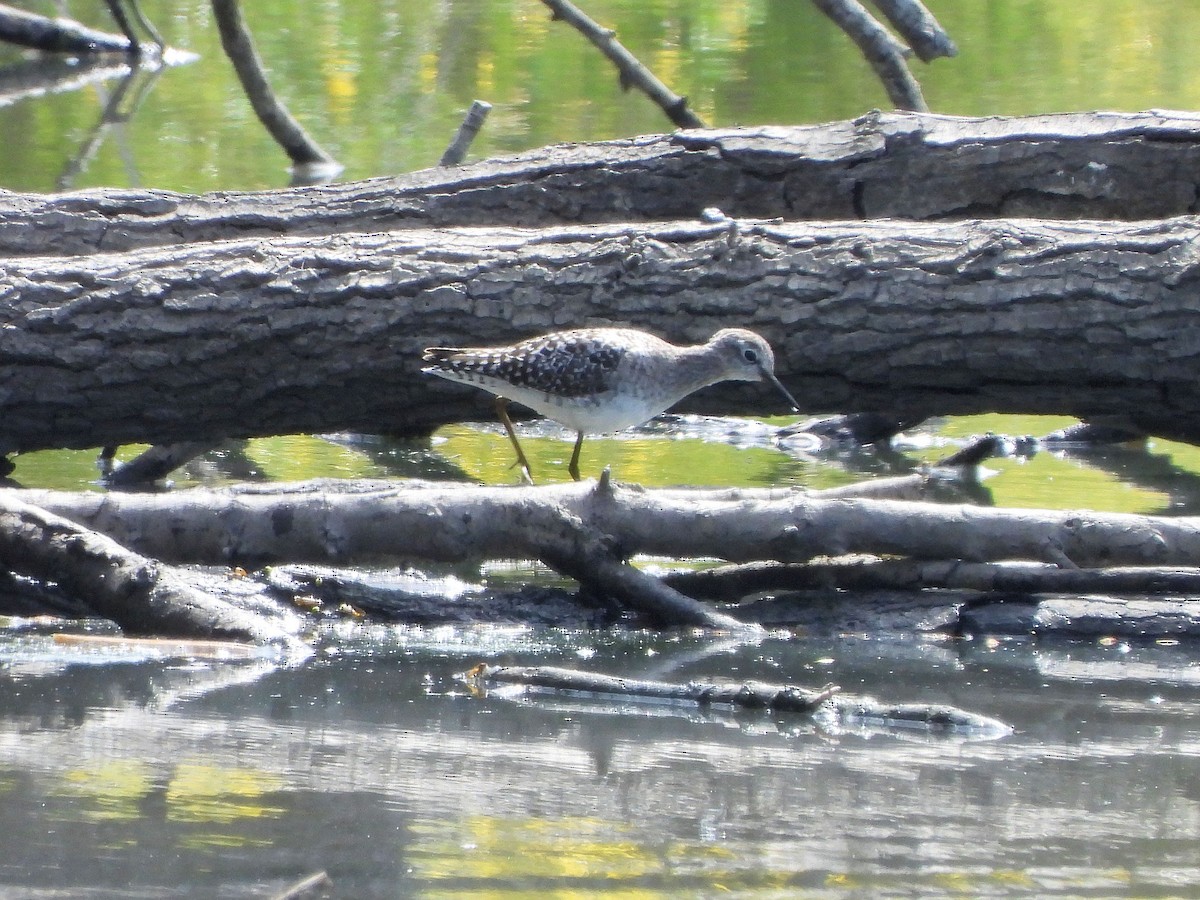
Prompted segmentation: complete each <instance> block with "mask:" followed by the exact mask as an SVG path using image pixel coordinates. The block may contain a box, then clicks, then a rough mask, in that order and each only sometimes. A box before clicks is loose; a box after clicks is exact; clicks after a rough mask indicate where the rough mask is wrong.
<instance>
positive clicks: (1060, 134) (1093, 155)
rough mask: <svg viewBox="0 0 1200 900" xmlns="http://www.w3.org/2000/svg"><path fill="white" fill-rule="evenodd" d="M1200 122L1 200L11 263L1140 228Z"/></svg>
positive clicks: (634, 155)
mask: <svg viewBox="0 0 1200 900" xmlns="http://www.w3.org/2000/svg"><path fill="white" fill-rule="evenodd" d="M1197 196H1200V117H1197V116H1195V115H1189V114H1187V113H1176V112H1172V113H1165V112H1164V113H1158V112H1145V113H1072V114H1058V115H1045V116H1029V117H1017V118H988V119H969V118H958V117H953V116H937V115H929V114H916V113H897V114H880V113H872V114H870V115H867V116H863V117H862V118H860V119H855V120H853V121H845V122H835V123H832V124H827V125H801V126H786V127H785V126H770V127H757V128H740V129H738V128H734V129H709V130H697V131H688V132H683V133H677V134H670V135H650V136H647V137H640V138H632V139H628V140H620V141H609V142H604V143H594V144H572V145H561V146H555V147H548V148H544V149H540V150H534V151H530V152H528V153H524V154H521V155H519V156H514V157H511V158H509V159H497V160H488V161H485V162H480V163H476V164H474V165H470V166H464V167H462V168H457V169H452V170H447V169H428V170H425V171H421V172H415V173H412V174H409V175H403V176H398V177H395V178H376V179H372V180H369V181H359V182H350V183H346V184H337V185H322V186H311V187H305V188H296V189H292V190H281V191H269V192H245V193H240V192H217V193H212V194H205V195H203V196H187V195H182V194H174V193H171V192H168V191H147V190H104V191H82V192H78V193H72V194H65V195H56V196H45V195H29V194H15V193H8V192H0V253H3V254H5V255H17V254H29V255H37V254H55V255H61V254H78V253H92V252H96V251H98V250H108V251H114V250H126V249H129V248H132V247H144V246H152V245H161V244H167V243H185V242H192V241H208V240H222V239H230V238H238V237H256V236H257V237H265V236H274V235H285V234H291V235H314V234H332V233H336V232H345V231H369V232H374V231H384V230H392V229H397V228H406V227H414V226H423V227H430V226H451V225H495V224H501V223H508V224H521V225H525V226H540V225H554V224H572V223H578V222H638V221H643V222H644V221H658V220H664V219H674V218H681V219H695V218H699V216H700V214H701V212H702V211H703V210H704V209H705V208H707V207H712V206H716V207H719V208H720V209H721V210H723V211H724V212H725V213H726V214H727V215H731V216H739V217H759V218H770V217H776V216H779V217H784V218H789V219H810V218H811V219H862V218H882V217H896V218H911V219H943V218H950V219H957V218H966V217H992V216H1007V217H1011V216H1046V217H1049V218H1066V219H1083V218H1095V219H1102V218H1111V219H1139V218H1149V217H1158V216H1173V215H1183V214H1189V213H1193V212H1195V211H1196V210H1197V207H1198V202H1197Z"/></svg>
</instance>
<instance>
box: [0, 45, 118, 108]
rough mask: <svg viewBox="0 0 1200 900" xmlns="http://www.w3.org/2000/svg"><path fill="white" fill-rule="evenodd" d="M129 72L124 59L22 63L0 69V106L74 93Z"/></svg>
mask: <svg viewBox="0 0 1200 900" xmlns="http://www.w3.org/2000/svg"><path fill="white" fill-rule="evenodd" d="M131 68H132V67H131V66H130V65H129V63H128V62H126V61H125V60H124V59H114V58H113V57H111V56H107V57H106V56H88V57H85V58H82V59H72V60H68V59H66V58H57V57H43V58H41V59H31V60H24V61H22V62H18V63H14V64H13V65H11V66H5V67H4V68H2V69H0V106H11V105H13V104H14V103H20V102H21V101H22V100H28V99H30V98H33V97H43V96H45V95H46V94H62V93H65V92H67V91H77V90H79V89H80V88H83V87H87V86H88V85H89V84H93V83H95V82H98V81H107V80H108V79H110V78H118V77H120V76H122V75H128V74H129V72H130V69H131Z"/></svg>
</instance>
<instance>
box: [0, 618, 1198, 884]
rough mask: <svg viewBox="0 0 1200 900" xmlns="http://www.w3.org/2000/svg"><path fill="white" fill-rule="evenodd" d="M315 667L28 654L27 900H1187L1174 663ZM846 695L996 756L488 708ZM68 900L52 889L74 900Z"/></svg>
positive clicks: (431, 662) (902, 644) (1186, 689)
mask: <svg viewBox="0 0 1200 900" xmlns="http://www.w3.org/2000/svg"><path fill="white" fill-rule="evenodd" d="M356 638H357V640H354V639H352V641H351V643H350V644H349V645H348V646H347V645H345V644H342V645H341V646H340V648H339V649H338V650H337V651H336V652H330V653H328V654H322V655H320V656H318V658H317V659H316V660H314V661H311V662H309V663H307V664H305V665H303V666H300V667H297V668H289V667H282V666H276V665H275V664H273V663H271V662H269V661H264V660H257V661H246V662H228V661H226V662H221V663H186V662H182V661H174V662H172V661H163V660H155V659H141V660H139V659H137V658H128V659H125V660H123V661H122V660H115V659H113V658H112V657H111V655H110V656H109V657H107V658H105V657H103V656H101V657H99V658H86V657H82V656H81V655H80V654H73V655H71V656H69V657H68V656H64V655H62V654H59V655H58V656H57V657H56V656H55V653H54V649H53V646H52V645H48V644H47V639H45V638H38V637H25V638H23V639H20V640H10V641H9V642H8V646H7V647H6V648H5V649H6V658H7V665H6V668H7V672H6V680H7V682H8V684H7V686H6V689H5V691H4V694H3V696H2V697H0V710H2V711H3V717H2V719H0V722H2V728H3V731H2V732H0V741H2V742H3V746H4V752H3V760H4V762H3V764H2V765H0V791H2V792H3V794H2V796H3V802H2V803H0V822H3V823H4V825H5V826H6V829H5V833H6V840H5V851H4V854H3V857H2V862H0V885H3V886H4V887H5V889H6V896H28V897H40V896H72V897H85V896H121V897H163V896H188V897H198V896H213V897H216V896H221V897H266V896H270V895H271V893H272V892H273V891H275V890H279V889H281V888H282V887H283V886H284V885H286V884H289V883H291V882H293V881H296V880H298V879H299V878H301V877H302V876H304V875H306V874H308V873H310V872H313V871H316V870H321V869H323V870H326V871H327V872H328V873H329V875H330V877H331V879H332V882H333V885H334V888H333V894H334V895H335V896H339V897H362V898H368V897H400V896H414V895H417V896H427V897H433V896H446V897H450V896H485V897H499V896H534V895H539V894H545V893H551V892H552V895H555V896H587V895H593V894H599V893H610V894H613V895H615V896H647V897H657V896H662V897H666V896H715V895H717V894H721V893H725V892H732V893H733V894H734V895H735V896H736V895H741V894H753V895H755V896H779V897H784V896H797V895H799V896H819V897H836V896H863V897H866V896H1009V895H1014V894H1022V895H1026V896H1092V897H1095V896H1138V897H1145V896H1185V895H1194V893H1193V891H1192V889H1191V886H1192V885H1195V884H1196V883H1197V879H1200V790H1198V788H1200V781H1197V777H1198V776H1200V770H1198V769H1200V763H1198V760H1197V756H1196V750H1197V747H1198V743H1197V742H1198V740H1200V725H1197V721H1200V720H1198V718H1197V712H1198V710H1197V703H1196V686H1197V684H1196V683H1197V678H1198V675H1197V672H1196V670H1195V668H1194V666H1193V664H1192V658H1191V654H1190V653H1186V652H1182V651H1180V650H1179V648H1172V647H1141V648H1137V647H1128V646H1121V645H1113V646H1109V647H1100V646H1092V647H1071V646H1058V647H1045V646H1042V647H1035V646H1032V645H1028V644H1020V643H1017V644H1011V645H999V646H988V645H984V644H968V645H958V646H954V645H937V644H926V643H914V642H911V641H896V642H879V641H867V640H859V639H849V638H845V637H842V638H837V639H829V638H824V637H816V638H813V639H810V640H805V641H802V642H796V641H794V640H767V641H764V642H762V643H761V644H758V645H744V646H734V645H726V646H722V645H719V644H706V643H704V642H702V641H700V640H687V639H681V640H675V641H668V640H663V639H660V638H652V637H647V636H644V635H633V636H625V637H614V636H608V637H603V638H599V639H597V638H595V637H593V636H580V635H570V634H560V633H551V634H539V633H529V632H520V633H518V632H509V633H506V634H496V633H494V632H490V633H486V634H473V633H467V634H462V633H456V634H450V633H445V634H440V635H439V634H438V633H414V632H411V631H396V630H378V631H375V632H373V633H370V634H360V635H357V636H356ZM481 659H488V660H492V661H498V662H506V663H508V662H514V663H515V662H525V661H534V660H536V661H541V662H551V663H560V664H568V665H571V664H574V665H580V664H586V665H588V666H590V667H592V668H597V669H601V670H604V671H611V672H620V673H624V674H633V675H645V676H650V677H669V678H679V679H684V680H686V679H688V678H695V677H707V676H710V675H712V674H715V673H721V674H728V675H733V676H735V677H739V678H745V677H759V678H764V679H769V680H772V681H787V680H790V681H796V682H801V683H810V684H811V683H818V684H819V683H823V682H825V681H827V680H832V681H836V682H838V683H840V684H842V685H843V686H844V687H845V688H846V690H847V691H849V692H854V693H876V694H879V693H881V692H886V694H888V695H891V696H892V697H893V698H895V699H904V700H924V701H928V702H954V703H958V704H960V705H965V706H969V707H971V708H973V709H975V710H977V711H980V712H985V713H988V714H991V715H994V716H997V717H1000V718H1002V719H1004V720H1006V721H1008V722H1009V723H1010V724H1012V725H1013V726H1014V727H1015V728H1016V732H1015V733H1014V734H1013V735H1011V736H1008V737H1005V738H1002V739H1000V740H996V741H981V742H970V741H955V740H951V739H945V738H942V739H934V738H930V737H929V736H927V735H923V734H908V735H905V734H890V735H888V734H873V735H872V734H854V733H851V734H840V735H839V734H830V733H824V732H822V731H820V730H816V729H814V728H813V727H812V726H811V725H810V724H808V723H806V722H804V721H796V720H793V721H789V720H787V719H786V718H782V717H781V718H770V717H766V716H759V715H741V716H721V715H720V714H712V715H701V714H698V713H687V712H683V711H675V713H674V714H670V715H668V714H664V712H663V711H659V714H653V715H652V714H650V711H647V710H639V709H636V708H632V709H631V708H624V709H612V708H605V707H598V706H590V707H589V706H587V705H585V704H579V705H577V706H576V707H574V708H572V707H553V706H550V705H548V704H545V703H541V702H537V701H528V702H514V701H510V700H503V699H496V698H490V697H489V698H479V697H474V696H471V695H470V694H469V693H468V692H467V691H465V690H464V688H463V686H462V685H461V684H459V683H458V682H457V681H456V680H455V678H454V674H455V673H456V672H461V671H463V670H464V669H466V668H467V667H469V666H470V665H472V664H473V663H475V662H477V661H479V660H481ZM56 891H61V892H63V893H55V892H56Z"/></svg>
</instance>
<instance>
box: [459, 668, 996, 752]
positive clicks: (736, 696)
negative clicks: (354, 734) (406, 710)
mask: <svg viewBox="0 0 1200 900" xmlns="http://www.w3.org/2000/svg"><path fill="white" fill-rule="evenodd" d="M459 677H460V678H462V680H464V681H465V682H466V683H467V684H469V685H471V686H472V687H474V688H475V689H476V690H478V691H480V692H484V693H486V692H488V691H489V690H492V691H496V690H497V689H500V690H499V693H500V696H502V697H504V696H508V694H506V693H505V692H504V688H506V687H512V686H518V687H522V688H525V689H527V691H528V692H529V695H531V696H532V697H534V698H540V699H552V698H554V697H556V696H557V697H563V698H568V699H573V700H587V701H593V702H595V703H599V702H605V701H607V702H609V703H621V704H622V707H621V709H622V710H624V709H625V708H627V705H628V704H629V703H630V702H638V703H649V704H658V705H663V704H669V705H685V706H693V707H696V708H699V709H700V710H705V711H707V710H709V709H711V708H712V707H717V706H728V707H732V708H734V709H739V710H761V711H764V712H769V713H771V714H775V715H779V714H798V715H802V716H809V717H811V718H812V719H813V721H814V722H815V723H816V724H818V725H819V726H822V727H825V728H828V729H829V730H832V731H845V730H850V729H855V730H860V729H861V730H866V731H871V732H884V731H903V730H913V729H918V730H921V731H926V732H932V733H939V734H952V735H954V736H956V737H970V738H976V739H995V738H1000V737H1004V736H1005V735H1007V734H1010V733H1012V728H1011V727H1009V726H1008V725H1006V724H1004V723H1003V722H1000V721H998V720H997V719H993V718H990V717H988V716H981V715H978V714H976V713H971V712H967V711H966V710H962V709H957V708H955V707H953V706H945V705H941V704H927V703H882V702H880V701H878V700H875V699H873V698H870V697H854V698H852V697H846V696H840V695H839V688H838V687H836V686H835V685H826V686H825V687H824V688H820V689H818V690H811V689H807V688H800V687H796V686H795V685H784V684H768V683H765V682H759V681H747V682H740V683H718V682H688V683H686V684H677V683H672V682H665V681H647V680H642V679H634V678H622V677H619V676H614V675H607V674H603V673H600V672H587V671H579V670H576V669H563V668H558V667H555V666H489V665H487V664H486V663H480V664H479V665H477V666H475V667H474V668H473V669H471V670H470V671H468V672H465V673H464V674H463V675H461V676H459Z"/></svg>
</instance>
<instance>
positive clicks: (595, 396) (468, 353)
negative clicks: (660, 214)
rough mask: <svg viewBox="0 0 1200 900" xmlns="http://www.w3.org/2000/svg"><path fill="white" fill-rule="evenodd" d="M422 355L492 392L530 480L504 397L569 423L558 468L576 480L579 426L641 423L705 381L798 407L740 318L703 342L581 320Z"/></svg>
mask: <svg viewBox="0 0 1200 900" xmlns="http://www.w3.org/2000/svg"><path fill="white" fill-rule="evenodd" d="M424 361H425V362H427V363H429V364H430V365H428V366H426V367H425V368H423V369H422V370H421V371H422V372H428V373H429V374H431V375H438V376H440V377H441V378H448V379H449V380H451V381H461V382H462V383H463V384H473V385H476V386H477V387H481V388H483V389H484V390H487V391H490V392H492V393H493V394H495V395H496V413H497V415H498V416H499V417H500V421H501V422H502V423H504V430H505V431H507V432H508V437H509V440H511V441H512V445H513V447H514V448H515V449H516V451H517V463H518V464H519V465H520V466H521V468H522V469H523V470H524V472H525V477H526V478H528V479H529V480H530V482H532V481H533V478H532V473H531V472H530V470H529V461H528V460H527V459H526V458H525V453H524V451H522V450H521V443H520V442H519V441H518V440H517V433H516V431H515V430H514V429H513V425H512V420H511V419H509V417H508V404H509V401H510V400H515V401H516V402H517V403H520V404H521V405H522V406H528V407H529V408H530V409H532V410H534V411H535V412H538V413H541V414H542V415H543V416H545V417H546V418H548V419H552V420H553V421H555V422H558V423H559V424H561V425H565V426H566V427H568V428H571V429H573V430H574V431H575V434H576V438H575V451H574V452H573V453H572V454H571V463H570V465H569V466H568V467H567V471H569V472H570V473H571V477H572V478H574V479H575V480H576V481H578V480H579V449H580V448H581V447H582V446H583V436H584V434H604V433H606V432H610V431H620V430H622V429H624V428H630V427H632V426H634V425H640V424H641V423H642V422H645V421H647V420H649V419H652V418H654V417H655V416H657V415H658V414H659V413H661V412H663V411H664V410H666V409H668V408H669V407H671V406H673V405H675V404H676V403H677V402H679V401H680V400H682V399H683V398H684V397H686V396H687V395H688V394H691V393H692V392H693V391H697V390H699V389H700V388H702V387H707V386H708V385H710V384H716V383H717V382H720V381H766V382H769V383H770V384H773V385H774V386H775V387H776V388H778V390H779V392H780V393H781V394H783V396H784V397H786V398H787V401H788V403H789V404H791V407H792V409H793V410H797V411H798V408H797V405H796V401H795V399H794V398H793V397H792V395H791V394H790V393H788V390H787V388H785V387H784V386H783V384H782V383H781V382H780V381H779V379H778V378H776V377H775V354H773V353H772V352H771V346H770V344H768V343H767V342H766V341H765V340H764V339H763V338H762V337H761V336H759V335H757V334H755V333H754V332H753V331H747V330H746V329H744V328H724V329H722V330H721V331H718V332H717V333H716V334H714V335H713V336H712V337H711V338H710V339H709V340H708V342H707V343H704V344H696V345H694V346H689V347H678V346H676V345H674V344H668V343H667V342H666V341H664V340H662V339H661V338H657V337H655V336H654V335H652V334H647V333H646V332H644V331H637V330H636V329H633V328H583V329H578V330H575V331H558V332H553V333H551V334H544V335H542V336H540V337H534V338H529V339H528V340H525V341H521V342H520V343H518V344H513V345H512V346H511V347H465V348H460V347H430V348H428V349H427V350H426V351H425V355H424Z"/></svg>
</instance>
